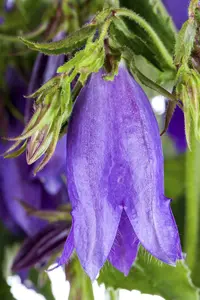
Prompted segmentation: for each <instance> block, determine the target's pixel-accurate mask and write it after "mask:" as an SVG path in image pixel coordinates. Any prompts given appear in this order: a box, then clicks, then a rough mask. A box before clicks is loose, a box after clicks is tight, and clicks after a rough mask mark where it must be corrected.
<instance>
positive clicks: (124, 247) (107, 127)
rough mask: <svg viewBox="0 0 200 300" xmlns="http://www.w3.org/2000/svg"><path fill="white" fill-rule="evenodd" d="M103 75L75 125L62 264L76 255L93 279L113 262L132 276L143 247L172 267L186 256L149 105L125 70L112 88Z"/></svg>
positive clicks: (83, 97)
mask: <svg viewBox="0 0 200 300" xmlns="http://www.w3.org/2000/svg"><path fill="white" fill-rule="evenodd" d="M102 75H103V72H102V71H100V72H99V73H97V74H93V75H92V76H91V78H90V80H89V81H88V83H87V85H86V86H85V87H84V88H83V89H82V91H81V93H80V95H79V96H78V98H77V101H76V103H75V106H74V110H73V113H72V117H71V120H70V124H69V129H68V135H67V180H68V189H69V198H70V200H71V203H72V228H71V231H70V234H69V237H68V239H67V241H66V244H65V248H64V251H63V254H62V256H61V258H60V260H59V264H63V263H65V262H66V261H67V260H68V259H69V257H70V255H71V254H72V252H73V250H76V252H77V255H78V257H79V260H80V262H81V264H82V266H83V268H84V270H85V271H86V273H87V274H88V275H89V276H90V278H91V279H94V278H95V277H96V276H97V274H98V272H99V270H100V269H101V268H102V266H103V265H104V263H105V261H106V260H107V259H108V260H109V261H110V262H111V263H112V264H113V265H114V266H115V267H116V268H117V269H119V270H120V271H121V272H124V274H125V275H127V274H128V272H129V270H130V268H131V266H132V263H133V262H134V260H135V258H136V255H137V251H138V247H139V245H140V244H141V245H142V246H143V247H144V248H146V249H147V250H148V251H149V252H150V253H151V254H152V255H153V256H155V257H157V258H158V259H160V260H161V261H163V262H165V263H167V264H171V265H175V264H176V261H177V260H178V259H181V258H182V253H181V245H180V239H179V234H178V230H177V226H176V223H175V220H174V217H173V215H172V211H171V208H170V199H168V198H166V197H165V196H164V184H163V154H162V146H161V140H160V136H159V129H158V124H157V122H156V119H155V116H154V114H153V111H152V108H151V105H150V103H149V101H148V99H147V97H146V95H145V93H144V92H143V90H142V89H141V87H140V86H139V85H138V83H137V82H136V81H135V80H134V79H133V78H132V77H131V76H130V74H129V72H128V71H127V70H126V68H125V67H123V66H121V67H120V68H119V74H118V75H117V76H116V77H115V79H114V81H113V82H108V81H104V80H103V79H102Z"/></svg>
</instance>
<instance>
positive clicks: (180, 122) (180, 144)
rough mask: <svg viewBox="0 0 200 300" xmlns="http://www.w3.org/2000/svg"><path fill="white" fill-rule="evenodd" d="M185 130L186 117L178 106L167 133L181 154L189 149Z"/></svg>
mask: <svg viewBox="0 0 200 300" xmlns="http://www.w3.org/2000/svg"><path fill="white" fill-rule="evenodd" d="M184 129H185V127H184V115H183V112H182V111H181V109H180V108H179V107H178V106H177V107H176V109H175V112H174V114H173V117H172V119H171V122H170V124H169V128H168V130H167V133H168V135H169V136H170V137H171V138H172V140H173V142H174V144H175V146H176V148H177V150H178V151H179V152H184V151H185V150H186V149H187V142H186V138H185V130H184Z"/></svg>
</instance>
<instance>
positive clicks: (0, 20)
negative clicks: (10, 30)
mask: <svg viewBox="0 0 200 300" xmlns="http://www.w3.org/2000/svg"><path fill="white" fill-rule="evenodd" d="M3 23H4V18H3V17H2V16H0V25H2V24H3Z"/></svg>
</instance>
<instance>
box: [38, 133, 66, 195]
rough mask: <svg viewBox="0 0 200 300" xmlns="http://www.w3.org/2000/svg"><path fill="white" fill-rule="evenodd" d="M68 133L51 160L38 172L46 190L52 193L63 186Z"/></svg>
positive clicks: (59, 143)
mask: <svg viewBox="0 0 200 300" xmlns="http://www.w3.org/2000/svg"><path fill="white" fill-rule="evenodd" d="M65 164H66V135H65V136H63V137H62V138H61V139H60V140H59V142H58V144H57V146H56V151H55V152H54V155H53V157H52V158H51V160H50V162H49V163H48V164H47V165H46V166H45V167H44V168H43V169H42V170H41V171H40V172H38V173H37V178H39V179H40V181H41V182H42V183H43V185H44V188H45V190H46V191H47V192H48V193H49V194H51V195H55V194H57V193H58V192H59V191H60V190H61V188H62V187H63V183H64V181H63V178H62V177H63V175H66V174H65V173H66V167H65Z"/></svg>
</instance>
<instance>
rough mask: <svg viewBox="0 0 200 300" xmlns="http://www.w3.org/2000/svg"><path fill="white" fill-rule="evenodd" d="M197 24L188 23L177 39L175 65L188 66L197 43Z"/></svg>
mask: <svg viewBox="0 0 200 300" xmlns="http://www.w3.org/2000/svg"><path fill="white" fill-rule="evenodd" d="M196 31H197V25H196V22H191V20H188V21H186V22H185V23H184V24H183V26H182V28H181V30H180V32H179V34H178V37H177V41H176V46H175V60H174V62H175V64H176V65H178V66H179V65H180V64H188V62H189V59H190V56H191V53H192V50H193V47H194V42H195V36H196Z"/></svg>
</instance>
